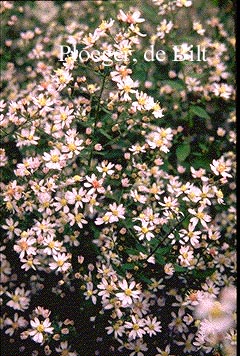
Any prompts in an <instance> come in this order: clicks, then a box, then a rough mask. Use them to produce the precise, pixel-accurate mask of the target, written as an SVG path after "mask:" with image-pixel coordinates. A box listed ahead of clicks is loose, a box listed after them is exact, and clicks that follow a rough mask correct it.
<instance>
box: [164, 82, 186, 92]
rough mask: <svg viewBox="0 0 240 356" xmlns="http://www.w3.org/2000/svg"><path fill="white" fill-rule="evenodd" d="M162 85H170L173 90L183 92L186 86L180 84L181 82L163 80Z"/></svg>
mask: <svg viewBox="0 0 240 356" xmlns="http://www.w3.org/2000/svg"><path fill="white" fill-rule="evenodd" d="M162 84H164V85H170V86H171V87H172V88H173V89H176V90H183V89H184V86H183V84H182V82H180V81H179V80H178V81H177V80H163V82H162Z"/></svg>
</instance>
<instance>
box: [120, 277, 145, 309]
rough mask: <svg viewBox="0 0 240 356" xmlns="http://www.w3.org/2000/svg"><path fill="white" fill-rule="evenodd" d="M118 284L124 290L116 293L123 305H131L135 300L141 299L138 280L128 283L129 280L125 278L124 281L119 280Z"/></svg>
mask: <svg viewBox="0 0 240 356" xmlns="http://www.w3.org/2000/svg"><path fill="white" fill-rule="evenodd" d="M118 285H119V287H120V288H121V289H122V292H118V293H116V297H117V298H118V299H119V300H120V301H121V302H122V306H123V307H128V306H131V305H132V303H133V301H134V300H136V299H139V296H140V294H141V291H140V289H139V287H140V285H136V282H134V281H132V282H130V284H129V285H128V282H127V281H126V279H124V280H123V281H119V282H118ZM134 288H136V289H134Z"/></svg>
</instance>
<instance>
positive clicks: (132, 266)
mask: <svg viewBox="0 0 240 356" xmlns="http://www.w3.org/2000/svg"><path fill="white" fill-rule="evenodd" d="M134 267H135V264H134V263H124V265H122V269H123V270H124V271H126V270H129V269H130V270H131V269H134Z"/></svg>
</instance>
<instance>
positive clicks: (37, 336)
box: [29, 317, 53, 344]
mask: <svg viewBox="0 0 240 356" xmlns="http://www.w3.org/2000/svg"><path fill="white" fill-rule="evenodd" d="M30 324H31V327H32V330H30V331H29V335H30V336H31V337H32V339H33V341H35V342H37V343H39V344H42V343H43V340H44V335H45V334H52V333H53V327H52V326H51V322H50V320H49V318H46V319H45V320H44V321H43V322H41V321H40V320H39V319H38V318H36V317H35V318H34V320H31V321H30Z"/></svg>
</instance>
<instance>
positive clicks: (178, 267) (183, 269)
mask: <svg viewBox="0 0 240 356" xmlns="http://www.w3.org/2000/svg"><path fill="white" fill-rule="evenodd" d="M174 269H175V271H176V272H186V271H187V268H186V267H182V266H179V265H177V264H176V263H175V264H174Z"/></svg>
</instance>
